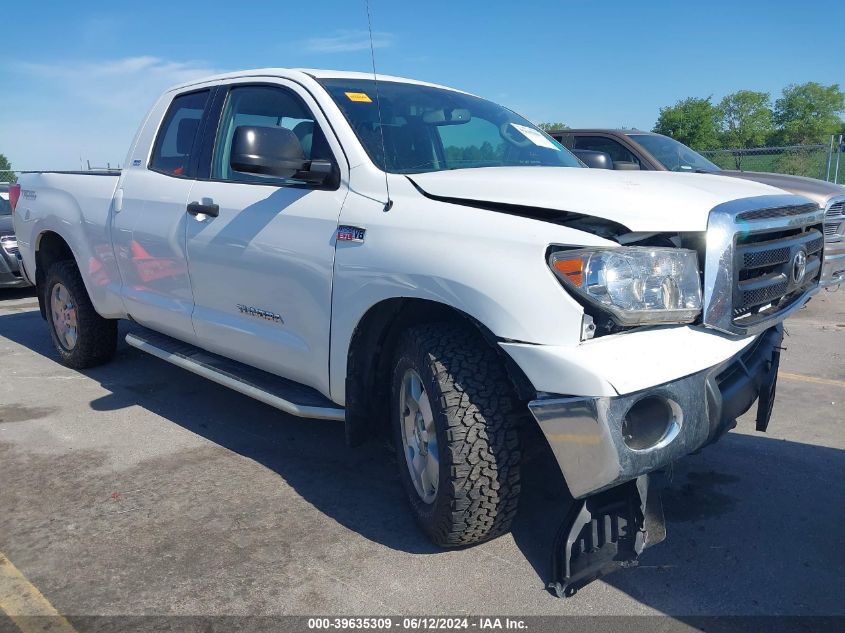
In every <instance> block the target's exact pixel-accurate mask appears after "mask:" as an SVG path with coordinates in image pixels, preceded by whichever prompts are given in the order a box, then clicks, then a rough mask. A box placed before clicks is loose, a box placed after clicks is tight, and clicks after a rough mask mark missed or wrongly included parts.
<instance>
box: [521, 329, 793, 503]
mask: <svg viewBox="0 0 845 633" xmlns="http://www.w3.org/2000/svg"><path fill="white" fill-rule="evenodd" d="M782 339H783V327H782V326H781V325H777V326H775V327H772V328H770V329H768V330H766V331H765V332H763V333H762V334H761V335H760V336H759V337H758V338H757V340H755V341H754V342H753V343H752V344H750V345H748V346H747V347H746V348H745V349H743V350H742V352H740V353H739V354H737V355H735V356H733V357H732V358H730V359H728V360H727V361H725V362H723V363H720V364H718V365H716V366H713V367H710V368H708V369H706V370H703V371H699V372H697V373H694V374H692V375H690V376H687V377H685V378H680V379H678V380H673V381H671V382H667V383H664V384H661V385H657V386H655V387H649V388H647V389H643V390H640V391H636V392H633V393H628V394H625V395H619V396H607V397H554V396H549V397H544V398H539V399H537V400H533V401H531V402H530V403H529V405H528V407H529V409H530V410H531V413H532V414H533V416H534V418H535V419H536V420H537V423H538V424H539V425H540V429H541V430H542V432H543V434H544V435H545V436H546V439H547V440H548V442H549V445H550V446H551V449H552V452H553V453H554V456H555V458H556V460H557V462H558V465H559V466H560V469H561V471H562V472H563V475H564V478H565V479H566V483H567V485H568V487H569V491H570V493H571V494H572V496H573V497H575V498H576V499H580V498H584V497H587V496H589V495H593V494H595V493H598V492H601V491H603V490H607V489H609V488H613V487H614V486H618V485H620V484H623V483H625V482H627V481H631V480H633V479H636V478H637V477H639V476H641V475H644V474H647V473H649V472H652V471H654V470H656V469H659V468H661V467H663V466H665V465H667V464H669V463H671V462H672V461H674V460H676V459H678V458H680V457H683V456H685V455H687V454H689V453H691V452H693V451H696V450H698V449H699V448H701V447H703V446H705V445H707V444H710V443H711V442H714V441H715V440H717V439H718V438H719V437H720V436H721V435H722V434H724V433H725V432H726V431H728V430H729V429H731V428H733V427H734V426H735V424H736V418H737V417H738V416H740V415H742V414H743V413H745V412H746V411H748V410H749V409H750V407H751V405H752V404H753V403H754V401H755V400H756V399H757V398H758V396H761V394H762V397H761V414H760V415H759V416H758V429H760V428H761V427H762V429H761V430H765V425H766V424H767V423H768V416H769V414H770V413H771V401H772V398H773V396H774V384H775V379H776V376H777V365H778V359H779V349H780V344H781V341H782ZM763 409H765V411H762V410H763ZM649 415H658V416H661V420H660V421H659V422H660V424H663V425H664V426H665V428H664V429H663V432H662V433H660V432H659V431H658V432H656V433H655V431H654V425H650V422H649V420H648V416H649ZM664 418H665V419H664ZM638 429H646V431H645V435H649V434H652V435H653V439H654V441H650V440H648V438H646V440H645V443H644V441H643V437H636V436H637V435H638V434H640V435H642V433H640V432H639V431H638Z"/></svg>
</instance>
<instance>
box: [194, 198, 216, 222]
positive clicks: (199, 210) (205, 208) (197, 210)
mask: <svg viewBox="0 0 845 633" xmlns="http://www.w3.org/2000/svg"><path fill="white" fill-rule="evenodd" d="M188 213H190V214H191V215H200V214H204V215H208V216H210V217H212V218H216V217H217V216H218V215H220V205H217V204H214V203H211V204H202V203H201V202H190V203H188Z"/></svg>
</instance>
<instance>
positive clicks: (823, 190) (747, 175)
mask: <svg viewBox="0 0 845 633" xmlns="http://www.w3.org/2000/svg"><path fill="white" fill-rule="evenodd" d="M719 173H720V174H723V175H725V176H730V177H731V178H742V179H743V180H753V181H754V182H761V183H763V184H766V185H771V186H772V187H778V188H780V189H783V190H784V191H788V192H789V193H794V194H796V195H799V196H804V197H805V198H809V199H810V200H812V201H813V202H815V203H817V204H819V205H820V206H825V205H826V204H827V202H828V200H830V199H831V198H838V197H840V196H841V197H845V187H843V186H842V185H834V184H833V183H832V182H825V181H824V180H817V179H816V178H805V177H804V176H791V175H789V174H767V173H764V172H760V171H733V170H724V171H721V172H719Z"/></svg>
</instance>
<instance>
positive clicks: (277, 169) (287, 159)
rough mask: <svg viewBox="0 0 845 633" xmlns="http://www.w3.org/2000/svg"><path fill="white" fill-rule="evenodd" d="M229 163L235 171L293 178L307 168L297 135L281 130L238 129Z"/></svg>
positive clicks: (251, 126) (284, 129)
mask: <svg viewBox="0 0 845 633" xmlns="http://www.w3.org/2000/svg"><path fill="white" fill-rule="evenodd" d="M229 163H230V164H231V166H232V169H234V170H235V171H242V172H246V173H248V174H263V175H265V176H277V177H279V178H292V177H293V176H294V174H296V173H297V172H299V171H302V170H304V169H306V168H307V167H308V161H306V160H305V153H304V152H303V151H302V145H301V144H300V142H299V138H297V136H296V134H294V133H293V132H291V131H290V130H288V129H286V128H283V127H259V126H253V125H239V126H238V127H237V128H235V135H234V136H233V137H232V152H231V155H230V159H229Z"/></svg>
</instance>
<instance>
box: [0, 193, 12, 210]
mask: <svg viewBox="0 0 845 633" xmlns="http://www.w3.org/2000/svg"><path fill="white" fill-rule="evenodd" d="M0 215H12V205H11V204H9V201H8V200H6V198H5V197H4V196H0Z"/></svg>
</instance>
